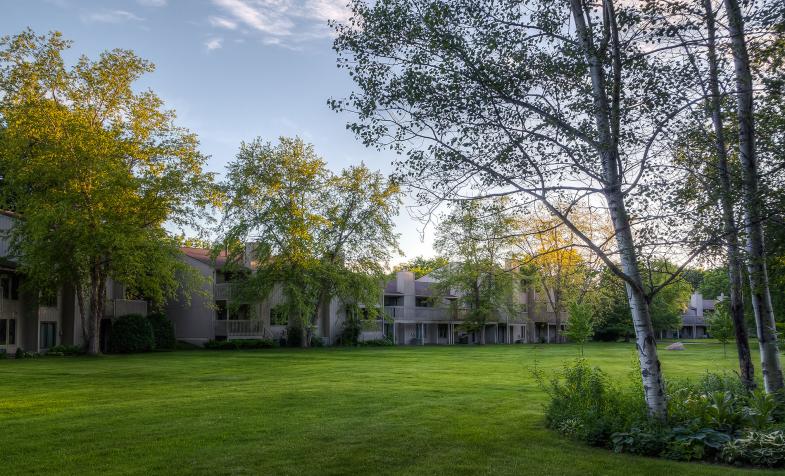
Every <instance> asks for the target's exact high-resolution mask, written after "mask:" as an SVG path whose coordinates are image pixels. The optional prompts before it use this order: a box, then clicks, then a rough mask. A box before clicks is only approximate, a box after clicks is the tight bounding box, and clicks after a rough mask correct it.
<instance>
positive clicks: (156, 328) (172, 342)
mask: <svg viewBox="0 0 785 476" xmlns="http://www.w3.org/2000/svg"><path fill="white" fill-rule="evenodd" d="M147 320H148V321H150V326H151V327H152V328H153V338H154V339H155V350H173V349H174V348H175V346H176V345H177V340H176V339H175V337H174V325H172V321H170V320H169V319H168V318H167V317H166V316H165V315H163V314H162V313H160V312H154V313H152V314H150V315H148V316H147Z"/></svg>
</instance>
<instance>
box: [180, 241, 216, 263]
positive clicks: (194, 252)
mask: <svg viewBox="0 0 785 476" xmlns="http://www.w3.org/2000/svg"><path fill="white" fill-rule="evenodd" d="M180 251H182V252H183V254H184V255H186V256H188V257H189V258H193V259H195V260H197V261H199V262H202V263H204V264H206V265H207V266H211V267H213V268H222V267H223V266H224V265H226V251H221V252H220V253H219V254H218V256H216V257H215V260H213V256H212V250H209V249H207V248H191V247H189V246H182V247H180Z"/></svg>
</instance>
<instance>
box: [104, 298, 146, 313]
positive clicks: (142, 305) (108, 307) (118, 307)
mask: <svg viewBox="0 0 785 476" xmlns="http://www.w3.org/2000/svg"><path fill="white" fill-rule="evenodd" d="M129 314H139V315H142V316H146V315H147V301H141V300H138V299H107V300H106V303H105V304H104V315H105V316H106V317H122V316H127V315H129Z"/></svg>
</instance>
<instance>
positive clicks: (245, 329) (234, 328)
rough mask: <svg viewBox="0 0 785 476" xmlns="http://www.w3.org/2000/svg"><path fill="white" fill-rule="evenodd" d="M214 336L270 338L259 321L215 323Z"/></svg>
mask: <svg viewBox="0 0 785 476" xmlns="http://www.w3.org/2000/svg"><path fill="white" fill-rule="evenodd" d="M215 335H216V336H226V337H265V338H270V337H272V335H271V334H270V330H269V329H268V328H267V327H266V326H265V325H264V322H263V321H262V320H260V319H241V320H234V319H231V320H224V321H215Z"/></svg>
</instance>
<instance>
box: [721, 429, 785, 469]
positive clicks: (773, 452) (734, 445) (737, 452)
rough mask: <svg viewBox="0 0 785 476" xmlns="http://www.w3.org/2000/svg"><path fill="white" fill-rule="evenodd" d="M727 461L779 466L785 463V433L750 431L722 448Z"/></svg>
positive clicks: (777, 431)
mask: <svg viewBox="0 0 785 476" xmlns="http://www.w3.org/2000/svg"><path fill="white" fill-rule="evenodd" d="M722 458H723V459H724V460H725V461H726V462H727V463H744V464H752V465H755V466H769V467H777V466H784V465H785V433H783V431H782V430H776V431H770V432H761V431H750V432H748V433H746V434H745V435H744V436H743V437H741V438H738V439H736V440H733V441H730V442H728V443H727V444H726V445H725V446H724V447H723V449H722Z"/></svg>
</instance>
